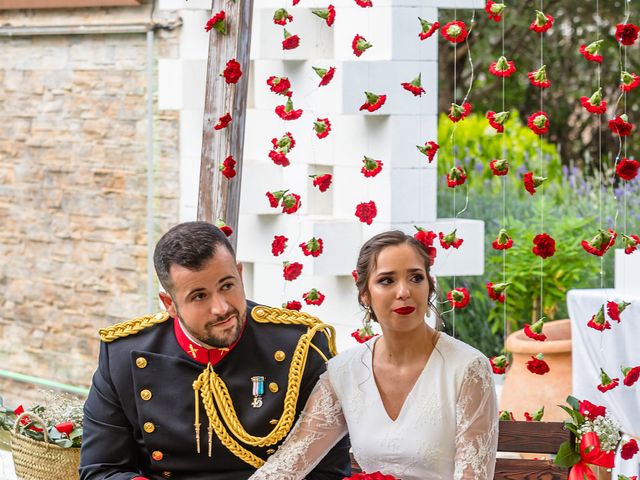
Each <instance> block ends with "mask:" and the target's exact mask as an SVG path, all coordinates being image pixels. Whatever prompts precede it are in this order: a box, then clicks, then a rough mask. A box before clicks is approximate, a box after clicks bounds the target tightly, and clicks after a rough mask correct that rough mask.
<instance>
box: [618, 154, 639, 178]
mask: <svg viewBox="0 0 640 480" xmlns="http://www.w3.org/2000/svg"><path fill="white" fill-rule="evenodd" d="M639 168H640V163H638V161H637V160H631V159H629V158H626V157H623V158H622V160H620V161H619V162H618V165H616V174H617V175H618V176H619V177H620V178H621V179H622V180H627V181H629V180H633V179H634V178H636V177H637V176H638V169H639Z"/></svg>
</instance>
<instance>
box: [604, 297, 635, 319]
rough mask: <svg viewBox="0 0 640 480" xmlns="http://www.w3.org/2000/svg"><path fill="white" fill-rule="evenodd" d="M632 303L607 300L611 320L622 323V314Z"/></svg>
mask: <svg viewBox="0 0 640 480" xmlns="http://www.w3.org/2000/svg"><path fill="white" fill-rule="evenodd" d="M629 305H631V303H629V302H624V301H622V302H620V303H616V302H607V314H608V315H609V318H611V320H613V321H615V322H618V323H620V314H621V313H622V312H624V311H625V310H626V308H627V307H628V306H629Z"/></svg>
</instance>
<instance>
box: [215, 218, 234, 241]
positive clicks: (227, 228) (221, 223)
mask: <svg viewBox="0 0 640 480" xmlns="http://www.w3.org/2000/svg"><path fill="white" fill-rule="evenodd" d="M216 227H218V228H219V229H220V231H221V232H222V233H224V234H225V235H226V236H227V237H230V236H231V235H233V229H232V228H231V227H230V226H229V225H227V224H226V223H224V221H223V220H218V221H217V222H216Z"/></svg>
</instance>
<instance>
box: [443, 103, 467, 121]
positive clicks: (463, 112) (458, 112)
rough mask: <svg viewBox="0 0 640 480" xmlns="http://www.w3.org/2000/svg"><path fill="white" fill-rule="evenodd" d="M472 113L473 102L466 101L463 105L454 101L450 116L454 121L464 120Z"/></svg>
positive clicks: (450, 108)
mask: <svg viewBox="0 0 640 480" xmlns="http://www.w3.org/2000/svg"><path fill="white" fill-rule="evenodd" d="M470 113H471V104H470V103H469V102H464V103H463V104H462V105H458V104H457V103H452V104H451V107H449V113H448V115H447V116H448V117H449V120H451V121H452V122H453V123H456V122H459V121H460V120H464V119H465V118H466V117H467V116H469V114H470Z"/></svg>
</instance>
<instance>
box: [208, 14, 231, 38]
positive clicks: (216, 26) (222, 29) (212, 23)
mask: <svg viewBox="0 0 640 480" xmlns="http://www.w3.org/2000/svg"><path fill="white" fill-rule="evenodd" d="M225 17H226V15H225V13H224V10H220V11H219V12H218V13H216V14H215V15H214V16H213V17H211V18H210V19H209V20H208V21H207V24H206V25H205V27H204V29H205V31H207V32H210V31H211V30H215V31H216V32H218V33H222V34H223V35H224V34H225V33H227V25H226V24H225V21H224V20H225Z"/></svg>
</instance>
